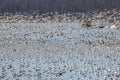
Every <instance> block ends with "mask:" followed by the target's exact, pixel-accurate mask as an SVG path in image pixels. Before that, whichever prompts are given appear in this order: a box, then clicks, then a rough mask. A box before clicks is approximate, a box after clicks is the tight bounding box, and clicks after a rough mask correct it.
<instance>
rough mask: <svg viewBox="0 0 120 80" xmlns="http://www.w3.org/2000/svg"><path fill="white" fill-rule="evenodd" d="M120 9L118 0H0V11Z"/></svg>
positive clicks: (45, 11) (119, 0) (42, 11)
mask: <svg viewBox="0 0 120 80" xmlns="http://www.w3.org/2000/svg"><path fill="white" fill-rule="evenodd" d="M113 8H117V9H120V0H0V12H34V11H38V12H40V13H47V12H56V11H57V12H61V13H63V12H83V11H92V10H102V9H113Z"/></svg>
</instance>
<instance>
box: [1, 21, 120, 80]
mask: <svg viewBox="0 0 120 80" xmlns="http://www.w3.org/2000/svg"><path fill="white" fill-rule="evenodd" d="M0 54H1V55H0V79H1V80H120V31H119V29H112V28H102V29H99V28H94V29H85V28H83V27H81V25H80V24H79V23H52V24H47V23H29V24H28V23H16V24H15V23H0Z"/></svg>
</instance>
